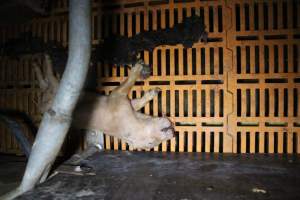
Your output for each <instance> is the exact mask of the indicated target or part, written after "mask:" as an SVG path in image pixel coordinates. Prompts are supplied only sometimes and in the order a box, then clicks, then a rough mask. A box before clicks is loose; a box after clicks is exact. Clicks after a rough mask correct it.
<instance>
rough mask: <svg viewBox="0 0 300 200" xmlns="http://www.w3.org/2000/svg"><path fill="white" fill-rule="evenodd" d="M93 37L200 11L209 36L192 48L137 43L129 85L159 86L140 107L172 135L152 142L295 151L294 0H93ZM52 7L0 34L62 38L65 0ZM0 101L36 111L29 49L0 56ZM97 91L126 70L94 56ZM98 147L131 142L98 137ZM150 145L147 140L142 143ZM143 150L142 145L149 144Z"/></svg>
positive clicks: (194, 148) (299, 5)
mask: <svg viewBox="0 0 300 200" xmlns="http://www.w3.org/2000/svg"><path fill="white" fill-rule="evenodd" d="M93 2H94V4H93V13H92V37H93V38H92V41H93V44H98V43H99V41H100V40H102V39H103V38H105V37H106V36H108V35H110V34H112V33H117V34H121V35H126V36H129V37H131V36H133V35H135V34H138V33H139V32H141V31H143V30H145V31H147V30H156V29H158V28H167V27H172V26H173V25H174V24H176V23H179V22H181V21H182V20H184V18H185V17H188V16H191V15H195V14H197V15H200V16H201V17H203V18H204V21H205V25H206V27H207V31H208V35H209V40H208V43H207V44H203V43H198V44H195V45H194V46H193V47H192V48H188V49H186V48H183V46H182V45H177V46H160V47H157V48H155V49H154V51H153V52H147V51H145V52H143V54H142V57H143V58H144V60H145V62H146V63H149V64H151V65H153V73H152V76H151V77H150V78H149V79H147V80H144V81H142V80H140V81H138V83H137V84H136V86H135V87H134V88H133V91H132V93H131V94H130V97H131V98H138V97H141V96H142V95H143V92H144V91H146V90H148V89H150V88H153V87H160V88H161V89H162V93H161V94H159V95H158V97H157V98H155V99H154V100H153V101H152V102H150V104H149V105H147V106H146V107H145V108H144V109H143V110H142V112H144V113H147V114H151V115H154V116H163V115H166V116H168V117H170V119H171V120H172V121H174V122H175V125H176V137H175V138H173V139H172V140H170V141H167V142H164V143H163V144H161V145H160V146H158V147H155V148H154V149H151V150H153V151H178V152H235V153H255V152H257V153H299V152H300V131H299V126H300V117H299V115H300V105H299V102H300V96H299V95H300V86H299V84H300V83H299V82H300V81H299V78H300V74H299V71H300V66H299V65H300V63H299V62H300V61H299V57H300V55H299V54H300V53H299V52H300V49H299V48H300V42H299V28H300V25H299V24H300V16H299V12H297V11H298V10H300V2H299V1H293V0H289V1H280V0H277V1H254V0H251V1H250V0H245V1H243V2H242V3H241V2H240V1H224V0H219V1H218V0H215V1H200V0H194V1H193V0H191V1H188V2H186V1H184V3H183V1H179V0H170V1H168V0H162V1H138V0H127V1H101V2H100V1H93ZM54 6H55V9H54V10H53V15H51V16H50V17H48V18H43V19H35V20H33V21H32V22H31V23H30V24H28V25H24V26H21V27H8V28H6V29H3V30H1V35H0V39H1V40H0V42H5V41H6V40H7V39H9V38H13V37H17V36H18V34H19V33H20V32H23V31H26V30H31V31H33V32H34V34H35V35H36V36H39V37H43V38H44V40H45V41H49V40H57V41H59V42H61V43H62V44H63V45H64V46H67V41H68V40H67V37H68V27H67V24H68V21H67V20H68V19H67V8H68V3H67V1H66V0H60V1H57V3H55V5H54ZM0 64H1V74H0V86H1V90H0V93H1V99H0V100H1V101H0V104H1V105H0V106H1V107H9V108H15V109H21V110H23V111H25V112H27V113H29V114H30V115H31V116H32V117H33V118H34V120H35V121H36V122H38V121H39V120H40V113H38V111H37V108H36V106H35V105H36V104H35V103H33V102H34V101H38V96H39V95H40V93H39V90H38V89H37V82H36V78H35V77H34V74H33V71H32V68H31V60H30V58H24V59H22V60H20V61H11V60H1V62H0ZM96 67H97V71H98V77H99V79H98V83H99V91H100V92H102V93H103V94H109V92H110V91H111V90H112V89H113V88H114V87H116V86H115V85H117V84H119V83H120V82H122V81H123V80H124V79H125V78H126V77H127V76H128V70H129V69H128V68H126V67H124V66H109V65H108V64H106V63H97V66H96ZM0 130H1V132H0V134H1V135H0V138H1V142H0V151H1V152H8V151H10V152H17V151H18V148H17V144H16V143H15V141H14V140H13V138H11V137H10V136H9V134H7V130H6V129H5V128H3V127H2V126H1V129H0ZM105 147H106V149H115V150H131V148H130V147H129V146H128V145H127V144H126V143H124V142H122V141H120V140H119V139H117V138H113V137H110V136H107V135H106V136H105ZM149 150H150V149H149ZM149 150H148V151H149Z"/></svg>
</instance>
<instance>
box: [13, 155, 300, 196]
mask: <svg viewBox="0 0 300 200" xmlns="http://www.w3.org/2000/svg"><path fill="white" fill-rule="evenodd" d="M86 164H87V165H88V166H90V167H93V168H94V170H95V171H94V172H95V174H96V175H93V174H94V173H93V171H92V172H90V173H89V175H74V174H73V173H74V171H73V170H72V169H73V167H70V166H66V165H62V166H60V167H59V169H58V171H60V173H58V174H57V175H55V176H54V177H52V178H50V179H49V180H48V181H47V182H45V183H43V184H41V185H39V186H38V187H37V188H36V189H34V190H33V191H29V192H28V193H26V194H25V195H23V196H21V197H19V198H18V199H130V200H134V199H138V200H142V199H143V200H144V199H145V200H146V199H181V200H188V199H213V200H218V199H222V200H223V199H300V189H299V188H300V163H299V157H298V158H297V157H289V156H272V155H268V156H264V155H216V154H188V153H182V154H179V153H176V154H175V153H165V154H164V153H154V152H133V153H128V152H101V153H98V154H95V155H93V156H92V157H91V158H89V161H88V162H87V163H86Z"/></svg>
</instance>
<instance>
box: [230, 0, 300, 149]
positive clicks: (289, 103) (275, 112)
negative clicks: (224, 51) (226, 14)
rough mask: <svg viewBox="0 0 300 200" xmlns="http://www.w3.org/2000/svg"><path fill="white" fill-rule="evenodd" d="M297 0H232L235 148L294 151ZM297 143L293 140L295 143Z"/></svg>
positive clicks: (297, 134) (297, 133)
mask: <svg viewBox="0 0 300 200" xmlns="http://www.w3.org/2000/svg"><path fill="white" fill-rule="evenodd" d="M299 5H300V4H299V1H243V2H242V3H241V2H240V1H231V3H230V5H229V8H230V9H231V10H232V14H233V15H232V22H233V23H232V28H231V29H230V31H229V34H228V36H229V37H228V38H227V42H228V44H229V45H230V46H231V48H232V51H233V55H234V56H233V69H232V71H231V72H230V74H229V77H230V79H231V81H230V84H229V87H228V89H229V90H230V91H231V92H232V93H233V94H234V101H233V102H234V107H235V108H234V113H232V114H231V115H230V116H229V123H230V124H231V125H230V126H229V130H228V131H230V132H231V133H232V134H233V137H234V142H233V144H234V149H233V151H234V152H241V153H246V152H247V153H254V152H259V153H293V152H298V153H299V144H300V143H299V139H300V127H299V125H300V124H299V115H300V112H299V102H300V98H299V92H300V84H299V77H300V74H299V72H300V63H299V62H298V60H299V58H300V54H299V47H300V46H299V45H300V43H299V33H300V31H299V27H300V25H299V24H300V23H299V19H300V18H299V12H297V10H298V11H299V9H300V6H299ZM297 143H298V145H297Z"/></svg>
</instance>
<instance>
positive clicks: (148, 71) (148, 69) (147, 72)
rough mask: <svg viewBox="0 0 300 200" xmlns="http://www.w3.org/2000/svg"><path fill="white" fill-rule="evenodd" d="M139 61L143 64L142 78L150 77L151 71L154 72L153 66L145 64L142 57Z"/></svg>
mask: <svg viewBox="0 0 300 200" xmlns="http://www.w3.org/2000/svg"><path fill="white" fill-rule="evenodd" d="M137 63H138V64H141V65H142V66H143V68H142V70H141V73H140V77H141V79H147V78H149V76H150V75H151V72H152V68H151V66H150V65H147V64H145V63H144V61H143V60H141V59H140V60H139V61H138V62H137Z"/></svg>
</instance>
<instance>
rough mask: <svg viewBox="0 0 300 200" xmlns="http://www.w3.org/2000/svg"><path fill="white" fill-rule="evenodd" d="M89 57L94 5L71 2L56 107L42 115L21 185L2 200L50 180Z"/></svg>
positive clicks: (84, 0)
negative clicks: (65, 55)
mask: <svg viewBox="0 0 300 200" xmlns="http://www.w3.org/2000/svg"><path fill="white" fill-rule="evenodd" d="M90 54H91V2H90V0H70V9H69V56H68V61H67V66H66V70H65V72H64V74H63V77H62V80H61V83H60V86H59V88H58V91H57V94H56V95H55V98H54V102H53V105H52V106H51V108H50V109H49V110H48V111H47V112H46V113H45V114H44V115H43V119H42V122H41V125H40V128H39V131H38V134H37V137H36V139H35V142H34V144H33V146H32V151H31V155H30V157H29V160H28V163H27V166H26V170H25V174H24V176H23V179H22V182H21V184H20V186H19V187H18V188H17V189H16V190H14V191H12V192H10V193H8V194H7V195H6V196H4V197H2V198H3V199H13V198H15V197H16V196H19V195H20V194H22V193H24V192H26V191H28V190H30V189H32V188H33V187H34V186H35V185H36V184H37V183H38V182H42V181H43V179H44V178H43V177H46V176H47V174H48V172H49V170H50V168H51V166H52V164H53V162H54V160H55V158H56V156H57V154H58V153H59V150H60V148H61V146H62V144H63V141H64V139H65V136H66V134H67V132H68V130H69V127H70V124H71V116H72V112H73V110H74V108H75V105H76V103H77V101H78V99H79V95H80V92H81V89H82V87H83V85H84V81H85V78H86V75H87V72H88V65H89V61H90ZM0 199H1V198H0Z"/></svg>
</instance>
